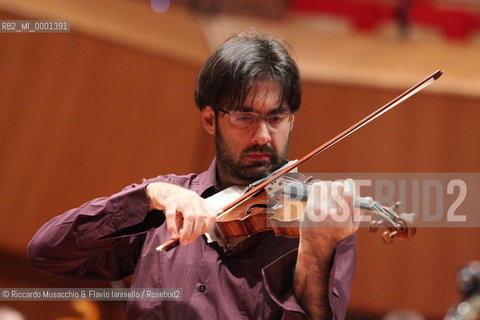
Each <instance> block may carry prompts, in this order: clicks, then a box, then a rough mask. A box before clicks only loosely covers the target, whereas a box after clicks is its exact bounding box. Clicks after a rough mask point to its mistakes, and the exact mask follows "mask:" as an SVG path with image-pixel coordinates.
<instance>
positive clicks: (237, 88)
mask: <svg viewBox="0 0 480 320" xmlns="http://www.w3.org/2000/svg"><path fill="white" fill-rule="evenodd" d="M285 45H286V43H285V42H283V41H282V40H279V39H276V38H274V37H272V36H269V35H265V34H262V33H259V32H257V31H248V32H244V33H240V34H237V35H236V36H233V37H231V38H230V39H228V40H227V41H225V42H224V43H223V44H221V45H220V46H219V47H218V48H217V49H215V51H214V52H213V54H212V55H211V56H210V57H209V58H208V59H207V61H206V62H205V64H204V66H203V67H202V69H201V70H200V73H199V74H198V78H197V84H196V87H195V102H196V104H197V107H198V108H199V109H200V110H203V108H205V107H206V106H211V107H212V108H213V109H214V111H215V112H218V109H219V108H223V109H227V110H228V109H231V108H235V107H237V106H241V105H242V104H243V103H244V101H245V99H246V97H247V95H248V93H249V91H250V89H252V87H254V86H255V84H257V83H258V82H259V81H263V80H274V81H278V83H279V85H280V87H281V88H282V92H281V96H280V97H279V105H282V104H283V103H286V104H287V105H288V107H289V109H290V111H291V112H295V111H297V110H298V108H299V107H300V103H301V96H302V89H301V85H300V78H299V72H298V68H297V65H296V63H295V61H293V59H292V58H291V57H290V55H289V54H288V52H287V50H286V49H285Z"/></svg>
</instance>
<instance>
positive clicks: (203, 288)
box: [198, 284, 207, 292]
mask: <svg viewBox="0 0 480 320" xmlns="http://www.w3.org/2000/svg"><path fill="white" fill-rule="evenodd" d="M206 289H207V287H205V286H204V285H203V284H201V285H200V286H199V287H198V291H200V292H204V291H205V290H206Z"/></svg>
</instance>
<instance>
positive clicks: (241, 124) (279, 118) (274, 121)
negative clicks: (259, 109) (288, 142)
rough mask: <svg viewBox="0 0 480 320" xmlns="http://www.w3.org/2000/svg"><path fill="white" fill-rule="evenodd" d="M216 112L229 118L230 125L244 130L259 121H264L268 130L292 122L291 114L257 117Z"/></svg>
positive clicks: (243, 113) (249, 114)
mask: <svg viewBox="0 0 480 320" xmlns="http://www.w3.org/2000/svg"><path fill="white" fill-rule="evenodd" d="M218 110H219V111H221V112H223V113H226V114H228V115H229V116H230V122H231V123H232V125H233V126H234V127H237V128H239V129H246V128H248V127H250V126H251V125H253V124H255V123H257V122H258V120H260V119H263V120H265V122H266V123H267V125H268V126H269V127H270V128H273V129H280V128H282V127H284V126H286V125H287V124H288V123H290V121H292V119H293V113H290V112H283V113H277V114H272V115H269V116H257V115H255V114H253V113H246V112H237V111H233V112H229V111H227V110H224V109H218Z"/></svg>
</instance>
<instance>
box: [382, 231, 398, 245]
mask: <svg viewBox="0 0 480 320" xmlns="http://www.w3.org/2000/svg"><path fill="white" fill-rule="evenodd" d="M396 235H397V231H393V232H389V231H385V232H384V233H383V236H382V242H383V243H386V244H391V243H393V238H395V236H396Z"/></svg>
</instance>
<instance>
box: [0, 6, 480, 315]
mask: <svg viewBox="0 0 480 320" xmlns="http://www.w3.org/2000/svg"><path fill="white" fill-rule="evenodd" d="M0 19H1V20H7V19H35V20H39V19H57V20H68V21H69V22H70V28H71V32H70V33H63V34H60V33H59V34H21V33H18V34H7V33H3V34H0V150H1V156H0V181H1V183H0V204H1V207H0V212H1V214H0V287H4V288H5V287H26V288H33V287H39V288H48V287H53V288H55V287H106V286H109V285H110V284H108V283H85V282H77V281H67V280H63V279H60V278H56V277H52V276H48V275H45V274H42V273H40V272H38V271H36V270H34V269H32V268H31V267H30V266H29V265H28V262H27V260H26V246H27V244H28V242H29V240H30V238H31V237H32V235H33V234H34V233H35V232H36V230H37V229H38V228H39V227H40V226H41V225H42V224H43V223H44V222H46V221H47V220H48V219H50V218H52V217H53V216H55V215H58V214H60V213H63V212H64V211H66V210H68V209H70V208H72V207H76V206H78V205H80V204H82V203H84V202H85V201H87V200H89V199H92V198H95V197H99V196H108V195H111V194H113V193H115V192H117V191H119V190H120V189H122V188H123V187H124V186H126V185H128V184H130V183H132V182H139V181H140V180H141V178H143V177H154V176H157V175H160V174H167V173H177V174H185V173H189V172H201V171H203V170H205V169H206V168H207V167H208V165H209V163H210V161H211V159H212V157H213V150H214V149H213V141H212V139H211V137H210V136H208V135H207V134H206V133H205V132H204V130H203V128H202V127H201V125H200V121H199V113H198V111H197V109H196V108H195V106H194V103H193V87H194V82H195V77H196V74H197V72H198V70H199V68H200V66H201V65H202V63H203V61H204V60H205V59H206V57H207V56H208V54H209V53H210V52H211V50H212V48H214V47H215V46H216V45H218V44H219V43H221V42H222V41H224V40H225V39H226V38H228V37H229V36H231V35H232V34H234V33H235V32H239V31H242V30H245V29H248V28H251V27H255V28H257V29H259V30H261V31H264V32H268V33H272V34H274V35H277V36H279V37H282V38H284V39H286V40H287V41H288V42H289V43H290V44H291V46H292V48H293V51H294V56H295V59H296V60H297V62H298V64H299V67H300V70H301V74H302V80H303V86H304V100H303V105H302V108H301V109H300V111H299V112H298V114H297V117H296V121H295V130H294V135H293V138H292V141H291V149H290V155H291V158H292V159H295V158H300V157H301V156H302V155H304V154H305V153H307V152H309V151H311V150H312V149H314V148H315V147H316V146H318V145H320V144H321V143H322V142H324V141H326V140H328V139H329V138H331V137H333V136H334V135H336V134H337V133H339V132H340V131H343V130H344V129H345V128H347V127H349V126H350V125H352V124H353V123H354V122H356V121H358V120H360V119H361V118H362V117H364V116H365V115H367V114H368V113H370V112H372V111H373V110H375V109H376V108H378V107H380V106H381V105H383V104H385V103H386V102H387V101H389V100H390V99H392V98H393V97H395V96H396V95H397V94H399V93H400V92H401V91H403V90H404V89H406V88H408V87H410V86H411V85H413V84H415V83H416V82H417V81H419V80H421V79H423V78H424V77H426V76H427V75H429V74H431V73H432V72H433V71H435V70H437V69H442V70H444V71H445V74H444V76H443V77H442V78H441V79H440V80H439V81H438V82H436V83H435V84H433V85H432V86H430V87H429V88H427V89H426V90H424V91H422V92H421V93H420V94H418V95H416V96H414V97H413V98H411V99H409V100H408V101H406V102H404V103H403V104H402V105H400V106H399V107H397V108H396V109H394V110H393V111H391V112H389V113H387V114H385V115H384V116H382V118H381V119H380V120H377V121H376V122H374V123H372V124H369V125H368V126H367V127H365V128H364V129H362V130H361V131H358V132H357V133H355V135H352V136H350V137H349V138H348V139H346V140H344V141H342V142H341V143H339V144H338V145H336V146H335V147H334V148H332V149H331V150H328V151H327V152H325V153H323V154H322V155H320V156H318V157H316V158H315V159H313V160H310V161H309V162H308V163H307V164H305V165H304V166H303V167H302V168H301V171H304V172H479V171H480V142H479V138H480V127H479V120H480V106H479V103H480V79H479V75H480V2H479V1H475V0H410V1H409V0H319V1H315V0H290V1H288V0H264V1H258V0H257V1H254V0H204V1H200V0H182V1H180V0H179V1H161V0H153V1H152V2H150V1H141V0H102V1H94V0H82V1H80V0H0ZM468 214H478V213H476V212H469V213H468ZM479 240H480V230H479V229H476V228H462V229H455V228H436V229H432V228H431V229H421V230H418V235H417V236H416V237H415V238H413V239H412V240H409V241H406V242H396V243H395V244H394V245H390V246H386V245H384V244H382V243H380V242H379V239H378V236H375V235H373V236H372V234H370V233H368V232H367V231H366V230H360V231H359V233H358V266H357V274H356V279H355V282H354V287H353V291H352V295H351V300H350V306H349V313H348V317H347V318H348V319H382V318H384V317H385V316H387V314H389V313H391V312H394V311H395V310H407V311H404V312H403V311H402V312H403V314H404V315H405V317H403V318H399V316H397V317H395V315H393V318H392V315H391V314H390V315H389V316H390V318H388V319H419V318H418V317H419V316H420V315H421V317H423V318H424V319H443V317H444V316H445V313H446V311H447V309H448V308H449V307H450V306H451V305H452V304H455V303H458V301H460V299H461V295H460V293H459V292H458V289H457V286H456V283H455V278H456V273H457V271H458V270H459V268H461V267H462V266H463V265H465V264H467V263H468V262H470V261H472V260H478V259H480V241H479ZM152 272H154V270H152ZM0 306H3V307H5V308H7V307H8V308H14V309H16V310H18V311H20V312H21V313H22V314H23V315H24V316H25V318H26V319H45V320H47V319H49V320H50V319H57V320H58V319H84V320H87V319H89V320H93V319H123V308H124V305H123V303H121V302H115V303H113V302H111V303H107V302H96V303H94V302H84V303H71V302H8V303H6V302H5V303H0ZM415 317H417V318H415ZM420 319H421V318H420Z"/></svg>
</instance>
